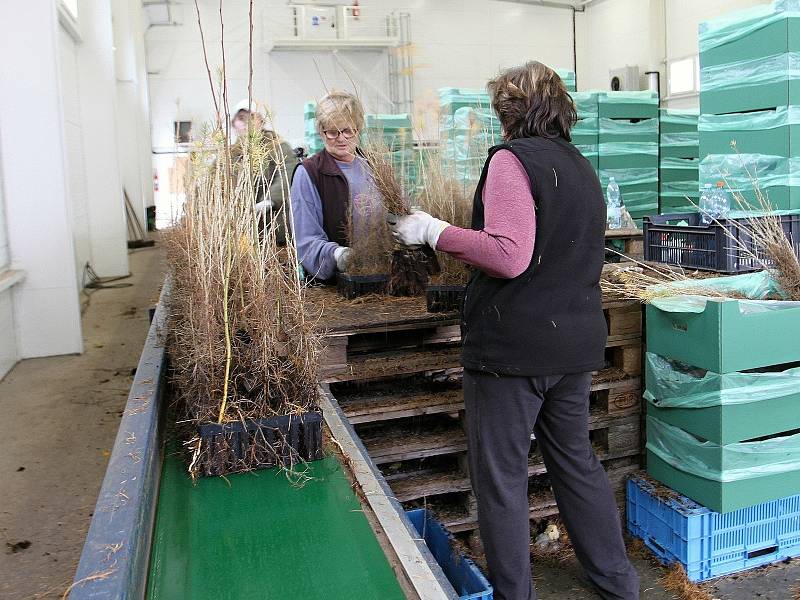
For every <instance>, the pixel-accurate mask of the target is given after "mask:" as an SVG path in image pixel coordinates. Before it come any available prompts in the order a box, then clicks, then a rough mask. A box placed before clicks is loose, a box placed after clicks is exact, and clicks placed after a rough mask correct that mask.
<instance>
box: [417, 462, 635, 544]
mask: <svg viewBox="0 0 800 600" xmlns="http://www.w3.org/2000/svg"><path fill="white" fill-rule="evenodd" d="M604 466H606V473H607V474H608V478H609V481H610V483H611V488H612V490H613V491H614V493H615V498H616V500H617V504H618V505H619V506H620V507H621V506H623V505H624V492H625V482H626V481H627V479H628V477H629V476H630V475H632V474H633V473H635V472H637V471H639V469H640V466H639V464H638V460H637V459H636V458H635V457H622V458H617V459H609V460H606V461H604ZM528 501H529V505H530V518H531V520H532V521H535V520H539V519H544V518H552V517H555V516H557V515H558V505H557V504H556V501H555V497H554V496H553V492H552V490H550V489H549V488H543V489H540V490H537V491H535V492H532V493H530V494H529V496H528ZM406 505H407V506H409V507H411V506H422V505H424V506H427V507H428V508H429V509H431V510H432V511H433V512H434V514H436V515H437V517H438V518H439V519H440V520H441V521H442V522H443V523H444V525H445V526H446V527H447V529H448V530H450V532H451V533H460V532H466V531H472V530H475V529H477V527H478V513H477V503H476V501H475V497H474V495H473V494H472V492H471V491H465V492H460V493H452V494H450V495H449V496H445V497H443V499H442V500H440V501H437V499H435V498H434V499H433V500H430V499H424V500H416V501H414V502H411V503H408V502H407V503H406Z"/></svg>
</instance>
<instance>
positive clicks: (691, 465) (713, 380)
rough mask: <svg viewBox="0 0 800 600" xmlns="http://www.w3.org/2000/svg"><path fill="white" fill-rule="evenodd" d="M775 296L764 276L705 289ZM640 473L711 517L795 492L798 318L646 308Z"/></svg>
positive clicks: (799, 438)
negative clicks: (643, 463) (699, 506)
mask: <svg viewBox="0 0 800 600" xmlns="http://www.w3.org/2000/svg"><path fill="white" fill-rule="evenodd" d="M703 287H704V288H718V289H719V290H720V291H727V292H737V293H739V294H742V295H744V296H745V297H765V296H770V295H771V294H775V293H776V292H777V290H778V286H777V284H776V283H775V282H774V281H773V280H772V279H771V278H770V276H769V274H768V273H767V272H760V273H750V274H747V275H737V276H733V277H725V278H716V279H704V280H703ZM646 322H647V329H646V330H647V350H648V354H647V356H646V361H645V363H646V367H645V387H646V391H645V398H646V399H647V401H648V407H647V470H648V473H649V474H650V475H651V476H652V477H654V478H655V479H657V480H659V481H661V482H662V483H664V484H666V485H667V486H669V487H671V488H672V489H674V490H676V491H678V492H679V493H681V494H683V495H685V496H688V497H689V498H691V499H693V500H695V501H696V502H699V503H700V504H702V505H704V506H706V507H708V508H710V509H712V510H715V511H717V512H723V513H724V512H729V511H732V510H737V509H740V508H746V507H749V506H753V505H755V504H759V503H761V502H767V501H770V500H775V499H778V498H782V497H785V496H789V495H793V494H796V493H797V490H798V489H800V434H798V433H797V431H798V430H800V410H798V409H797V407H798V405H800V368H797V367H796V366H795V365H796V364H797V361H800V345H798V344H797V339H798V337H800V308H798V307H797V303H796V302H781V301H774V300H731V299H727V298H702V297H698V296H672V297H665V298H661V299H657V300H655V301H653V302H652V303H651V304H648V305H647V315H646Z"/></svg>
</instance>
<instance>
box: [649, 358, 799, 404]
mask: <svg viewBox="0 0 800 600" xmlns="http://www.w3.org/2000/svg"><path fill="white" fill-rule="evenodd" d="M645 370H646V373H647V375H646V380H647V390H645V392H644V397H645V399H646V400H647V401H648V402H650V403H651V404H653V405H654V406H658V407H660V408H708V407H710V406H725V405H731V404H750V403H752V402H759V401H762V400H769V399H771V398H775V397H778V396H783V395H787V394H791V393H797V392H798V391H800V367H796V368H792V369H786V370H785V371H780V372H774V373H725V374H720V373H714V372H713V371H706V370H705V369H698V368H697V367H692V366H691V365H687V364H684V363H681V362H678V361H673V360H669V359H667V358H664V357H663V356H658V355H657V354H653V353H652V352H648V353H647V354H646V355H645Z"/></svg>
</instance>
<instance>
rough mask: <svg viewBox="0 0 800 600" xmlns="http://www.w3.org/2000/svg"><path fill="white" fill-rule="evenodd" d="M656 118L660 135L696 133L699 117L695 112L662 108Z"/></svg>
mask: <svg viewBox="0 0 800 600" xmlns="http://www.w3.org/2000/svg"><path fill="white" fill-rule="evenodd" d="M658 118H659V122H660V128H661V133H662V134H664V133H688V132H691V131H697V120H698V118H699V115H698V113H697V111H696V110H678V109H667V108H662V109H661V110H660V111H659V116H658Z"/></svg>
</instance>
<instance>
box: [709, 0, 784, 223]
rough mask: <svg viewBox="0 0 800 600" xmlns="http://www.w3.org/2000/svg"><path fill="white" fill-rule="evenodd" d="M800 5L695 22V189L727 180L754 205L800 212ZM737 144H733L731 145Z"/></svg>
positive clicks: (780, 3)
mask: <svg viewBox="0 0 800 600" xmlns="http://www.w3.org/2000/svg"><path fill="white" fill-rule="evenodd" d="M799 65H800V1H798V0H775V1H774V2H773V3H771V4H766V5H761V6H757V7H755V8H752V9H749V10H746V11H741V12H737V13H733V14H731V15H727V16H725V17H722V18H720V19H715V20H713V21H708V22H705V23H701V24H700V109H701V110H700V112H701V116H700V122H699V131H700V158H701V162H700V173H699V174H700V181H699V183H700V185H701V186H702V185H703V184H705V183H712V184H713V183H715V182H716V181H719V180H724V181H725V182H726V183H727V185H728V187H730V188H731V190H732V191H733V192H734V193H735V194H736V196H737V197H739V196H740V197H741V198H742V199H743V200H744V201H746V202H747V203H749V204H750V205H751V206H752V207H754V208H757V207H758V201H757V197H756V193H755V185H756V184H755V179H757V180H758V187H759V188H760V189H761V191H762V192H763V193H764V194H765V195H766V196H767V198H768V199H769V202H770V204H771V205H772V207H773V208H775V209H780V210H785V209H794V208H800V177H797V176H796V175H795V173H796V172H797V169H796V167H797V166H800V145H798V137H799V136H798V134H800V130H799V129H798V124H799V123H800V121H799V120H798V118H797V113H798V110H800V109H798V108H797V107H798V106H800V68H799ZM733 142H735V144H733Z"/></svg>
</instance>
